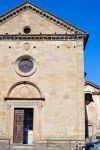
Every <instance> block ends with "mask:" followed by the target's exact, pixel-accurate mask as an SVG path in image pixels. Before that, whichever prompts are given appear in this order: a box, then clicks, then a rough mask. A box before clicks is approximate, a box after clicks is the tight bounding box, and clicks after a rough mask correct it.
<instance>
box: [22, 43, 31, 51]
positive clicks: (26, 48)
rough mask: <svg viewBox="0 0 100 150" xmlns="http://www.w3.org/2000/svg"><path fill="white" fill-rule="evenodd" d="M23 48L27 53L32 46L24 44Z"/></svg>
mask: <svg viewBox="0 0 100 150" xmlns="http://www.w3.org/2000/svg"><path fill="white" fill-rule="evenodd" d="M23 47H24V49H25V50H26V51H27V50H29V48H30V44H29V43H24V45H23Z"/></svg>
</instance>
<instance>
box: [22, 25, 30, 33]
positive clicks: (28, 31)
mask: <svg viewBox="0 0 100 150" xmlns="http://www.w3.org/2000/svg"><path fill="white" fill-rule="evenodd" d="M23 31H24V33H25V34H29V33H30V32H31V28H30V27H29V26H26V27H24V29H23Z"/></svg>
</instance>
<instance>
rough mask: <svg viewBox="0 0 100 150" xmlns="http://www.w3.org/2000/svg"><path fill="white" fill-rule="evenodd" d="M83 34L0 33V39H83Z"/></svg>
mask: <svg viewBox="0 0 100 150" xmlns="http://www.w3.org/2000/svg"><path fill="white" fill-rule="evenodd" d="M84 38H86V36H85V37H84V36H83V34H79V35H78V34H36V35H35V34H31V35H25V34H23V35H22V34H21V35H17V34H16V35H7V34H6V35H0V41H2V40H4V41H7V40H13V41H16V40H24V41H25V40H29V41H43V40H44V41H46V40H47V41H67V40H81V39H82V40H84Z"/></svg>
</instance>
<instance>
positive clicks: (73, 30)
mask: <svg viewBox="0 0 100 150" xmlns="http://www.w3.org/2000/svg"><path fill="white" fill-rule="evenodd" d="M26 10H31V11H33V12H34V13H36V14H38V15H39V16H41V17H43V18H45V19H47V20H48V21H50V22H52V23H54V24H56V25H57V26H59V27H60V28H63V29H65V30H66V31H69V32H70V33H71V34H81V35H85V36H86V35H87V33H86V32H84V31H82V30H80V29H79V28H77V27H75V26H73V25H72V24H69V23H68V22H65V21H63V20H62V19H60V18H58V17H56V16H54V15H53V14H51V13H49V12H47V11H44V10H43V9H41V8H39V7H37V6H35V5H33V4H32V3H30V2H28V1H26V2H25V3H23V4H22V5H20V6H18V7H16V8H15V9H12V10H11V11H9V12H7V13H6V14H4V15H3V16H1V17H0V24H3V23H5V22H7V21H9V20H10V19H12V18H13V17H15V16H17V15H19V14H20V13H22V12H25V11H26Z"/></svg>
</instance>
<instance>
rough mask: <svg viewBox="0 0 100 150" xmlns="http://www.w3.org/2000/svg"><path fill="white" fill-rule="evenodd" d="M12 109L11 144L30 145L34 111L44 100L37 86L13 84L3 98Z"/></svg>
mask: <svg viewBox="0 0 100 150" xmlns="http://www.w3.org/2000/svg"><path fill="white" fill-rule="evenodd" d="M5 101H6V102H7V104H9V105H10V107H11V108H13V111H12V112H13V119H12V120H13V127H12V128H13V130H12V131H13V143H22V144H32V143H33V138H34V137H33V132H34V130H35V125H34V124H35V113H36V112H35V110H36V109H38V108H39V107H40V105H41V106H42V104H43V101H44V98H43V96H42V93H41V91H40V89H39V88H38V86H36V85H35V84H34V83H32V82H29V81H21V82H18V83H15V84H14V85H13V86H12V87H11V88H10V89H9V91H8V93H7V97H5Z"/></svg>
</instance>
